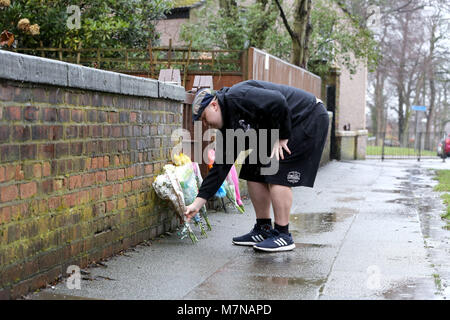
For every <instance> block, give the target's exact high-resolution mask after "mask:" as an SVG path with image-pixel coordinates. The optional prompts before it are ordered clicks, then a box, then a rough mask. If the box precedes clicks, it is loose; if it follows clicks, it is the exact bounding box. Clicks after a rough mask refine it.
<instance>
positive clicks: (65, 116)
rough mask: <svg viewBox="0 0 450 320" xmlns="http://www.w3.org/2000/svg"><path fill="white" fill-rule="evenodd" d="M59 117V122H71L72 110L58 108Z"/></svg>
mask: <svg viewBox="0 0 450 320" xmlns="http://www.w3.org/2000/svg"><path fill="white" fill-rule="evenodd" d="M56 114H57V119H58V121H59V122H69V121H70V110H69V109H64V108H58V110H57V111H56Z"/></svg>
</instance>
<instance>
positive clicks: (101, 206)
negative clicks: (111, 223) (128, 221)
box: [92, 202, 106, 216]
mask: <svg viewBox="0 0 450 320" xmlns="http://www.w3.org/2000/svg"><path fill="white" fill-rule="evenodd" d="M105 212H106V204H105V203H104V202H101V203H97V204H95V205H94V206H93V207H92V214H93V215H94V216H100V215H103V214H105Z"/></svg>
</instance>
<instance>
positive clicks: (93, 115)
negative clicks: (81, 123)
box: [87, 110, 97, 122]
mask: <svg viewBox="0 0 450 320" xmlns="http://www.w3.org/2000/svg"><path fill="white" fill-rule="evenodd" d="M87 121H88V122H97V110H88V111H87Z"/></svg>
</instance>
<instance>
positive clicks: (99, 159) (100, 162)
mask: <svg viewBox="0 0 450 320" xmlns="http://www.w3.org/2000/svg"><path fill="white" fill-rule="evenodd" d="M102 168H104V163H103V157H97V169H102Z"/></svg>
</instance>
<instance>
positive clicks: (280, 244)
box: [274, 239, 283, 247]
mask: <svg viewBox="0 0 450 320" xmlns="http://www.w3.org/2000/svg"><path fill="white" fill-rule="evenodd" d="M274 241H275V243H276V244H277V245H278V246H279V247H281V246H282V245H283V244H282V243H281V241H280V239H276V240H274Z"/></svg>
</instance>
